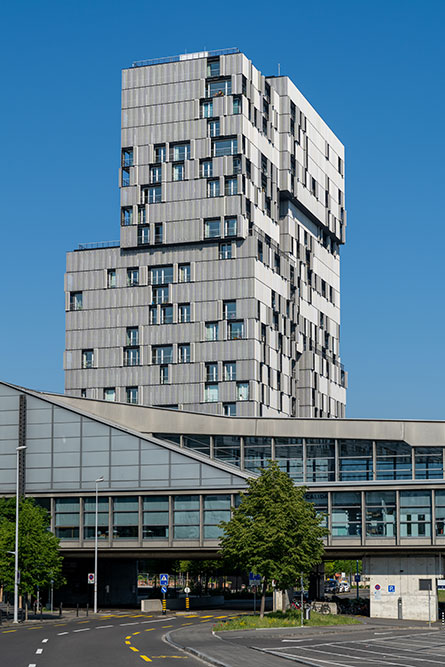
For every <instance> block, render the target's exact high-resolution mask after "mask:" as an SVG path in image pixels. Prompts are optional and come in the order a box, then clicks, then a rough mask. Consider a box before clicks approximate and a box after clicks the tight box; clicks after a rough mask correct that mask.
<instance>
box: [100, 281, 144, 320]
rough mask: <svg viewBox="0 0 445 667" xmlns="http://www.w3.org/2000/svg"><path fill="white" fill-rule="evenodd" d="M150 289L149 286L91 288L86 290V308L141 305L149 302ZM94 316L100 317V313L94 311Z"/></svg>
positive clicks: (106, 308)
mask: <svg viewBox="0 0 445 667" xmlns="http://www.w3.org/2000/svg"><path fill="white" fill-rule="evenodd" d="M149 298H150V289H149V287H144V286H140V287H137V288H136V287H135V288H128V289H107V290H106V289H104V290H94V291H93V290H91V291H90V292H88V308H89V309H91V310H93V309H98V310H100V309H105V310H108V309H109V308H122V307H124V306H142V305H146V304H147V303H149ZM96 316H99V317H100V318H101V317H102V314H101V313H99V312H98V313H96Z"/></svg>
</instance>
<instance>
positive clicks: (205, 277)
mask: <svg viewBox="0 0 445 667" xmlns="http://www.w3.org/2000/svg"><path fill="white" fill-rule="evenodd" d="M210 247H211V248H212V249H213V258H212V260H213V261H210V262H200V263H199V264H197V265H196V270H195V279H196V280H199V281H205V282H207V281H215V282H216V281H225V280H229V279H231V278H232V279H235V280H242V283H240V284H239V287H238V293H239V294H243V295H246V296H247V294H249V290H252V291H253V289H254V285H253V280H254V276H255V260H254V259H253V258H250V257H249V258H239V257H237V258H235V259H224V260H219V259H218V254H219V245H218V244H215V245H213V246H210ZM237 250H238V248H237Z"/></svg>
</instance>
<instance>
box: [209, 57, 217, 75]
mask: <svg viewBox="0 0 445 667" xmlns="http://www.w3.org/2000/svg"><path fill="white" fill-rule="evenodd" d="M219 75H220V66H219V58H215V60H208V61H207V76H219Z"/></svg>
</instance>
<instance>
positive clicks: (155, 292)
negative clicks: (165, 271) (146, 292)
mask: <svg viewBox="0 0 445 667" xmlns="http://www.w3.org/2000/svg"><path fill="white" fill-rule="evenodd" d="M168 300H169V299H168V287H153V289H152V303H153V304H157V303H168Z"/></svg>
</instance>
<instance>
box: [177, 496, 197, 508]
mask: <svg viewBox="0 0 445 667" xmlns="http://www.w3.org/2000/svg"><path fill="white" fill-rule="evenodd" d="M174 508H175V510H196V509H199V496H175V497H174Z"/></svg>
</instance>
